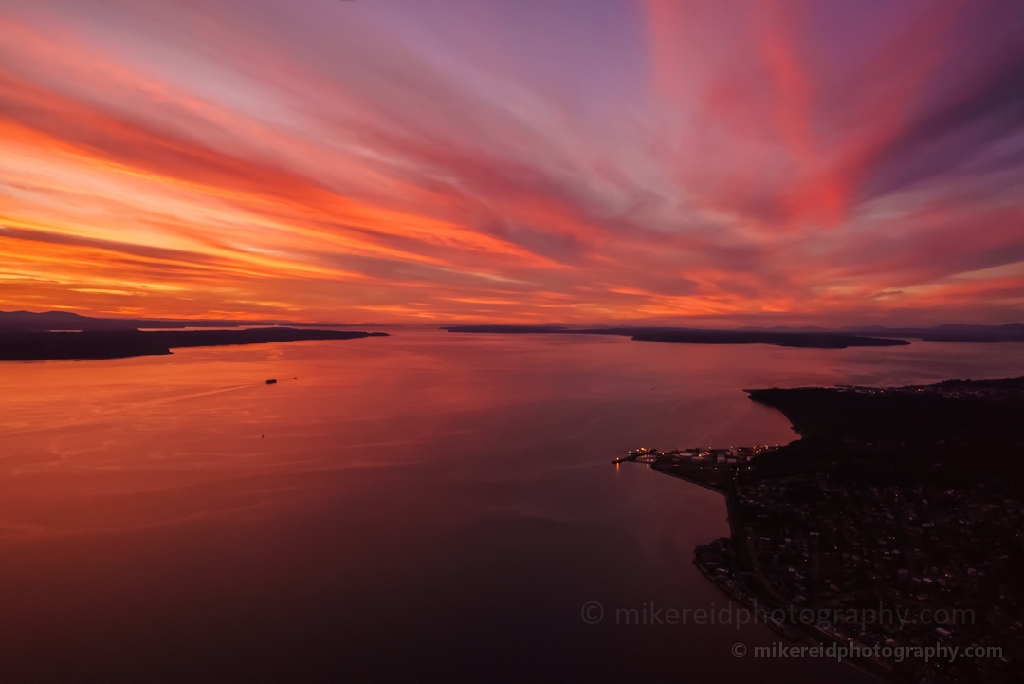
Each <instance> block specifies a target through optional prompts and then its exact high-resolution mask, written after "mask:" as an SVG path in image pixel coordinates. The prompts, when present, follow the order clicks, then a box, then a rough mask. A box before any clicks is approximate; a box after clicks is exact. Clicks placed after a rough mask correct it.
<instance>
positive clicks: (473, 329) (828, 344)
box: [442, 325, 910, 349]
mask: <svg viewBox="0 0 1024 684" xmlns="http://www.w3.org/2000/svg"><path fill="white" fill-rule="evenodd" d="M442 330H447V331H448V332H451V333H492V334H507V335H522V334H562V335H619V336H624V337H629V338H630V339H632V340H633V341H636V342H676V343H687V344H774V345H776V346H780V347H805V348H815V349H846V348H847V347H893V346H899V345H906V344H910V343H909V342H907V341H906V340H902V339H894V338H881V337H866V336H863V335H852V334H849V333H841V332H828V331H822V332H817V331H812V332H803V331H796V332H792V331H783V332H779V331H771V330H760V331H758V330H701V329H695V328H649V327H641V328H630V327H620V328H569V327H565V326H557V325H453V326H447V327H444V328H442Z"/></svg>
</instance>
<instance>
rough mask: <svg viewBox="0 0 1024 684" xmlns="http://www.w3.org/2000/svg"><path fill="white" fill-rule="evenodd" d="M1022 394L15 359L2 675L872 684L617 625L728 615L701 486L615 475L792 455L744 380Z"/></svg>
mask: <svg viewBox="0 0 1024 684" xmlns="http://www.w3.org/2000/svg"><path fill="white" fill-rule="evenodd" d="M1022 374H1024V345H1020V344H993V345H983V344H978V345H963V344H930V343H914V344H912V345H910V346H908V347H897V348H880V349H847V350H813V349H812V350H807V349H783V348H779V347H769V346H764V345H750V346H715V345H669V344H650V343H639V342H630V341H629V340H628V339H625V338H617V337H584V336H555V335H550V336H532V335H523V336H488V335H452V334H447V333H443V332H437V331H427V330H416V329H397V330H394V331H393V337H390V338H381V339H366V340H354V341H345V342H306V343H295V344H281V345H259V346H249V347H237V348H230V347H221V348H210V349H202V348H196V349H185V350H180V351H178V352H176V353H175V354H174V355H173V356H169V357H154V358H140V359H129V360H122V361H102V362H93V361H88V362H44V363H5V364H2V365H0V390H2V391H0V682H3V683H4V684H8V683H21V682H75V683H83V682H185V681H188V682H232V681H238V682H249V681H281V682H319V681H402V680H417V679H419V680H422V679H424V678H426V677H425V676H424V675H425V674H428V675H430V677H429V678H435V679H441V678H443V679H446V680H448V681H576V680H584V681H624V680H627V679H633V680H636V679H642V680H646V681H684V680H685V681H694V682H731V681H737V680H741V679H742V680H744V681H750V682H761V681H765V682H770V681H783V680H788V679H791V678H794V677H795V678H800V679H804V680H808V681H834V682H865V681H871V680H869V678H867V677H866V676H865V675H863V674H861V673H859V672H858V671H856V670H854V669H853V668H848V667H846V666H838V665H835V664H830V663H827V662H821V661H819V662H811V661H803V662H801V661H766V660H762V659H758V660H755V659H754V658H753V657H752V655H751V653H752V649H753V646H755V645H758V644H761V645H764V644H770V643H771V642H772V641H773V640H777V637H775V635H774V634H773V633H772V632H770V631H769V630H767V629H766V628H764V627H762V626H747V627H744V628H743V629H741V630H737V629H736V627H735V625H715V626H711V625H703V626H701V625H694V624H692V623H691V624H689V625H685V626H684V625H675V626H669V625H661V626H658V625H654V626H650V625H648V626H642V625H641V626H636V625H630V626H626V625H622V624H620V625H616V624H615V620H614V610H615V609H616V608H638V609H641V608H642V607H643V604H644V603H645V602H646V603H648V604H649V603H650V602H652V601H653V602H654V604H655V605H656V606H657V607H658V608H676V609H678V610H680V611H681V610H683V609H686V608H690V609H697V608H705V609H708V608H710V607H711V605H712V604H715V605H716V607H717V608H719V609H720V608H721V607H723V606H724V605H726V599H725V597H724V596H723V595H722V594H720V593H719V592H718V591H717V590H715V589H714V588H713V586H711V585H710V584H709V583H708V582H707V581H705V580H704V579H703V578H702V577H701V576H700V575H699V573H698V572H697V571H696V570H695V568H694V567H693V565H692V564H691V560H692V554H693V548H694V546H696V545H698V544H701V543H706V542H708V541H710V540H712V539H714V538H716V537H718V536H722V535H725V534H727V532H728V528H727V525H726V520H725V506H724V503H723V501H722V499H721V497H719V496H718V495H717V494H715V493H713V492H709V491H706V490H704V489H701V488H699V487H695V486H692V485H689V484H687V483H684V482H682V481H680V480H676V479H673V478H669V477H666V476H663V475H659V474H657V473H654V472H651V471H649V470H647V469H646V468H645V467H642V466H638V465H634V464H626V465H624V466H622V467H620V468H615V467H613V466H611V465H610V464H609V461H610V459H611V458H613V457H614V456H618V455H620V454H622V453H623V452H624V451H626V450H627V449H629V448H635V447H637V446H644V445H648V446H654V447H658V448H662V449H670V448H673V447H677V446H678V447H687V446H731V445H749V444H756V443H769V444H773V443H785V442H788V441H790V440H791V439H792V438H793V433H792V432H791V430H790V428H789V425H788V422H787V421H786V420H785V419H784V418H783V417H782V416H781V415H780V414H778V413H776V412H774V411H772V410H769V409H766V408H764V407H761V406H759V405H756V404H754V403H753V402H751V401H749V400H748V399H747V398H746V395H745V394H743V392H742V391H741V390H742V389H743V388H745V387H763V386H773V385H779V386H793V385H801V384H832V383H856V384H902V383H920V382H933V381H938V380H942V379H946V378H950V377H964V378H966V377H972V378H981V377H1006V376H1010V375H1022ZM267 378H277V379H278V383H277V384H276V385H266V384H265V383H264V381H265V380H266V379H267ZM587 601H599V602H601V603H602V604H603V606H604V607H605V613H606V614H605V619H604V620H603V621H602V622H601V623H600V624H597V625H589V624H585V623H584V622H583V621H582V620H581V617H580V611H581V607H582V606H583V604H584V603H585V602H587ZM736 642H743V643H745V644H746V645H747V646H748V648H749V649H750V653H748V655H747V656H746V657H745V658H735V657H733V656H732V655H731V648H732V645H733V644H734V643H736Z"/></svg>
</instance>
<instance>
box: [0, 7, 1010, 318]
mask: <svg viewBox="0 0 1024 684" xmlns="http://www.w3.org/2000/svg"><path fill="white" fill-rule="evenodd" d="M11 309H31V310H36V311H41V310H48V309H67V310H72V311H77V312H79V313H83V314H88V315H133V316H134V315H146V316H171V317H240V318H274V319H289V320H295V321H339V322H344V321H350V322H363V321H374V322H438V323H442V322H458V321H497V322H564V323H603V322H621V321H656V322H661V323H688V322H692V323H700V324H705V325H706V324H709V323H720V324H772V325H774V324H803V323H815V324H822V325H850V324H868V323H884V324H890V325H893V324H894V325H903V324H933V323H942V322H979V323H1006V322H1014V321H1021V320H1024V2H1021V1H1017V0H1001V1H992V2H986V1H973V2H953V1H948V2H947V1H944V0H943V1H936V0H926V1H922V2H909V1H908V2H879V1H876V0H858V1H857V2H821V1H820V0H808V1H806V2H770V1H768V0H763V1H762V0H755V1H753V2H733V1H726V2H721V1H719V2H669V1H665V0H650V1H648V2H642V1H640V0H607V1H604V0H558V1H553V0H515V1H508V2H505V1H501V2H499V1H493V2H490V1H484V0H474V1H469V0H416V1H413V0H361V1H359V2H342V1H340V0H233V1H228V0H201V1H200V0H178V1H176V2H166V1H161V0H66V1H61V0H26V1H20V0H0V310H11Z"/></svg>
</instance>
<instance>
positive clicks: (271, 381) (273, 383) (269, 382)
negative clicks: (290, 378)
mask: <svg viewBox="0 0 1024 684" xmlns="http://www.w3.org/2000/svg"><path fill="white" fill-rule="evenodd" d="M267 384H268V385H276V384H277V378H270V379H269V380H267Z"/></svg>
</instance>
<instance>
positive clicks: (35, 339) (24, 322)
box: [0, 312, 388, 361]
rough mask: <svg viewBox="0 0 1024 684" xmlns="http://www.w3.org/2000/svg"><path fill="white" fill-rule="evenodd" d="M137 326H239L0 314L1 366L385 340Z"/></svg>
mask: <svg viewBox="0 0 1024 684" xmlns="http://www.w3.org/2000/svg"><path fill="white" fill-rule="evenodd" d="M140 324H145V325H153V326H154V327H157V326H159V327H168V328H183V327H186V326H188V327H200V328H213V327H219V326H229V325H230V326H238V325H240V324H239V322H237V321H197V322H193V321H154V320H151V319H150V320H147V319H135V320H125V319H102V318H89V317H86V316H78V315H77V314H66V315H65V314H64V312H47V313H43V314H32V313H30V312H11V313H5V312H0V361H56V360H89V359H93V360H99V359H124V358H130V357H134V356H160V355H165V354H170V353H171V349H177V348H182V347H218V346H224V345H235V344H261V343H266V342H301V341H308V340H353V339H359V338H363V337H387V336H388V334H387V333H383V332H362V331H351V330H318V329H301V330H299V329H296V328H289V327H279V326H273V327H257V328H236V329H216V330H212V329H203V330H180V329H177V330H139V329H138V327H136V326H140ZM65 326H67V327H65ZM71 326H75V327H71ZM140 327H141V326H140Z"/></svg>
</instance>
